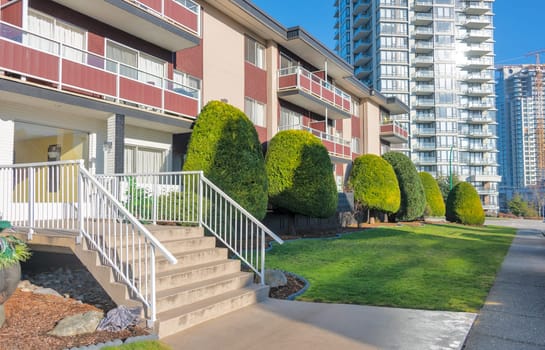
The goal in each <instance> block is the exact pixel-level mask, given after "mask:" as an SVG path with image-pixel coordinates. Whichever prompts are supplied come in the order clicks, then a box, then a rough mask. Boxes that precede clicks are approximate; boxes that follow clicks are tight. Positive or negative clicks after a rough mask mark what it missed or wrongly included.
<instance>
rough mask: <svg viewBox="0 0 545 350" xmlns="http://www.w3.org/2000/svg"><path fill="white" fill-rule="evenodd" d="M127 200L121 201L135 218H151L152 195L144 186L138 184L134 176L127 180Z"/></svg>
mask: <svg viewBox="0 0 545 350" xmlns="http://www.w3.org/2000/svg"><path fill="white" fill-rule="evenodd" d="M125 196H126V198H127V200H126V201H125V202H124V203H123V205H124V206H125V208H127V209H128V210H129V211H130V212H131V214H132V215H134V217H135V218H137V219H141V220H150V219H151V210H152V208H153V196H152V195H151V193H150V192H149V191H148V190H147V189H146V188H144V187H142V186H138V184H137V183H136V179H135V178H134V177H132V176H131V177H129V178H128V180H127V190H126V191H125Z"/></svg>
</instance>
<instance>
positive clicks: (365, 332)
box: [163, 299, 475, 350]
mask: <svg viewBox="0 0 545 350" xmlns="http://www.w3.org/2000/svg"><path fill="white" fill-rule="evenodd" d="M474 319H475V314H469V313H460V312H438V311H422V310H408V309H394V308H386V307H373V306H359V305H339V304H319V303H305V302H300V301H285V300H275V299H269V300H267V301H266V302H264V303H261V304H258V305H252V306H249V307H247V308H245V309H242V310H240V311H238V312H234V313H232V314H229V315H226V316H223V317H221V318H218V319H215V320H212V321H209V322H207V323H205V324H201V325H198V326H196V327H193V328H190V329H188V330H186V331H184V332H182V333H178V334H176V335H174V336H171V337H168V338H165V339H163V340H164V341H165V342H166V343H168V344H170V345H171V346H172V347H173V348H174V349H184V350H197V349H198V350H202V349H222V350H242V349H248V350H249V349H260V350H279V349H286V350H290V349H297V350H303V349H312V350H322V349H323V350H326V349H327V350H331V349H343V350H350V349H405V350H422V349H460V348H461V346H462V344H463V342H464V340H465V338H466V335H467V333H468V331H469V329H470V327H471V324H472V323H473V321H474Z"/></svg>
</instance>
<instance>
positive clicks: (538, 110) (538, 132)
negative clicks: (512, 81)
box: [526, 49, 545, 184]
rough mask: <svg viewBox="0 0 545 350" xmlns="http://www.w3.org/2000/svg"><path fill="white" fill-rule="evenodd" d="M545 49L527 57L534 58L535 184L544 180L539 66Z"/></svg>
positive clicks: (543, 114) (544, 110)
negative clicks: (536, 172)
mask: <svg viewBox="0 0 545 350" xmlns="http://www.w3.org/2000/svg"><path fill="white" fill-rule="evenodd" d="M542 53H545V49H541V50H536V51H532V52H528V53H527V54H526V57H528V56H534V55H535V56H536V64H535V70H536V77H535V82H534V90H535V94H534V96H535V97H534V98H535V101H534V106H535V113H536V148H537V171H538V174H537V175H538V176H537V184H540V183H542V182H543V181H544V180H545V108H544V106H543V103H544V101H543V70H542V66H541V64H540V57H541V54H542Z"/></svg>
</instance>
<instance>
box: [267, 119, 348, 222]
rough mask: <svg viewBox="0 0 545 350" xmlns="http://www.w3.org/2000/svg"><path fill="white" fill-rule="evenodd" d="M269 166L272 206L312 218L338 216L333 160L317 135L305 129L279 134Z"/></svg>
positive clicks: (269, 153) (271, 145) (269, 155)
mask: <svg viewBox="0 0 545 350" xmlns="http://www.w3.org/2000/svg"><path fill="white" fill-rule="evenodd" d="M265 164H266V169H267V177H268V180H269V200H270V202H271V204H273V205H274V206H276V207H279V208H282V209H286V210H288V211H290V212H292V213H296V214H301V215H306V216H310V217H319V218H326V217H330V216H332V215H334V214H335V212H336V210H337V201H338V195H337V187H336V185H335V178H334V176H333V169H332V166H331V159H330V158H329V155H328V153H327V149H326V148H325V146H324V145H323V144H322V142H321V141H320V140H319V139H318V138H317V137H316V136H314V135H312V134H311V133H309V132H306V131H302V130H286V131H281V132H279V133H278V134H276V135H275V136H274V137H273V138H272V139H271V141H270V142H269V146H268V150H267V156H266V158H265Z"/></svg>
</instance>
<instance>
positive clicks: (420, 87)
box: [413, 84, 435, 95]
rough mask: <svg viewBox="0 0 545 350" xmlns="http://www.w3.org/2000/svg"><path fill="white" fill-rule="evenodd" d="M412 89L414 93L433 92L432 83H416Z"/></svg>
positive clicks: (428, 93) (424, 93)
mask: <svg viewBox="0 0 545 350" xmlns="http://www.w3.org/2000/svg"><path fill="white" fill-rule="evenodd" d="M413 91H414V93H415V94H416V95H431V94H433V93H434V92H435V87H434V85H433V84H416V85H415V87H414V90H413Z"/></svg>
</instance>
